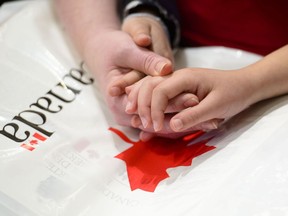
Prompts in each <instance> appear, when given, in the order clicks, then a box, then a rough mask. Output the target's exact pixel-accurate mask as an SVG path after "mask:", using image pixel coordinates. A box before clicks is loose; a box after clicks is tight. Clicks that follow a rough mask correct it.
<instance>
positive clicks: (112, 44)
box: [54, 0, 172, 126]
mask: <svg viewBox="0 0 288 216" xmlns="http://www.w3.org/2000/svg"><path fill="white" fill-rule="evenodd" d="M116 3H117V1H116V0H105V1H103V0H83V1H79V0H69V1H67V0H54V6H55V10H56V14H57V17H58V18H59V20H60V22H61V23H62V25H63V27H64V30H65V31H66V33H67V34H68V35H69V36H70V39H71V41H72V44H73V45H75V48H76V50H77V51H78V52H79V54H80V56H81V57H82V58H83V60H84V62H85V64H86V65H87V67H88V69H89V70H90V71H91V72H93V74H94V75H95V77H96V78H97V81H98V82H97V83H98V86H99V88H100V91H101V92H102V93H103V95H104V98H105V100H106V102H107V105H108V107H109V108H110V110H111V111H112V114H113V115H114V118H115V120H116V122H117V123H119V124H121V125H127V126H130V124H131V123H130V122H131V117H132V115H128V114H127V113H126V112H125V107H126V103H127V95H126V94H123V93H124V87H121V83H120V84H119V83H117V81H116V80H119V79H120V78H123V80H124V84H125V85H131V84H133V83H134V82H135V81H137V80H139V79H141V78H142V77H143V76H144V75H143V73H140V72H138V71H141V72H144V73H145V74H150V75H153V76H154V75H165V74H168V73H171V72H172V62H171V61H170V60H169V59H167V58H165V57H162V56H161V55H157V54H156V53H154V52H152V51H150V50H148V49H146V48H143V47H139V46H137V45H136V44H135V42H134V41H133V39H132V38H131V36H130V35H129V34H127V33H126V32H124V31H122V30H121V23H120V20H119V18H118V15H117V13H116ZM128 72H130V73H128ZM125 79H126V80H125ZM113 82H116V83H117V84H118V86H113V85H112V83H113ZM122 85H123V84H122ZM111 95H113V96H114V97H112V96H111Z"/></svg>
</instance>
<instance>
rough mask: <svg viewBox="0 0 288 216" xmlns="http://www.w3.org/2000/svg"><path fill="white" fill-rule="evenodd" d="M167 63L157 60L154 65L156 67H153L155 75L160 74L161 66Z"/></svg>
mask: <svg viewBox="0 0 288 216" xmlns="http://www.w3.org/2000/svg"><path fill="white" fill-rule="evenodd" d="M166 65H167V63H166V62H159V63H158V64H157V65H156V68H155V72H156V74H157V75H160V74H161V71H162V70H163V68H164V67H165V66H166Z"/></svg>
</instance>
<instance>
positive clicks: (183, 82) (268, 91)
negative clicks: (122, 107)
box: [124, 20, 288, 132]
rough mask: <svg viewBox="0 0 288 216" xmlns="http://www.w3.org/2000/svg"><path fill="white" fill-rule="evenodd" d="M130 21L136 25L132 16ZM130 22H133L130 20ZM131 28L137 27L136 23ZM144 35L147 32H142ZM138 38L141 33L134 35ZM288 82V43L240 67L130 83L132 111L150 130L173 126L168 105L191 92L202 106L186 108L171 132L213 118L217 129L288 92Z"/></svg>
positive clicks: (174, 119)
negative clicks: (222, 121) (234, 117)
mask: <svg viewBox="0 0 288 216" xmlns="http://www.w3.org/2000/svg"><path fill="white" fill-rule="evenodd" d="M128 21H129V20H128ZM129 22H130V24H131V23H132V22H131V20H130V21H129ZM124 24H125V23H124ZM125 25H126V26H127V25H128V26H129V23H126V24H125ZM146 25H148V26H150V27H145V28H143V23H141V24H139V26H138V27H139V28H142V29H151V28H153V27H152V25H153V23H151V22H149V21H147V22H146ZM131 28H134V29H135V28H137V25H136V24H135V22H134V23H133V26H132V25H131ZM130 30H131V29H130ZM126 31H129V27H126ZM132 32H137V31H136V30H133V31H132ZM130 34H131V33H130ZM141 34H142V35H143V34H145V32H143V31H142V32H141ZM146 35H147V37H148V36H150V37H151V36H152V37H157V35H154V36H153V35H151V32H149V31H146ZM158 36H159V35H158ZM159 37H160V36H159ZM133 38H137V36H136V35H133ZM155 40H156V39H155ZM157 41H161V39H157ZM158 52H159V51H158ZM287 83H288V45H286V46H284V47H282V48H280V49H278V50H276V51H274V52H273V53H271V54H269V55H267V56H265V57H264V58H263V59H261V60H260V61H258V62H256V63H254V64H252V65H249V66H247V67H245V68H242V69H238V70H230V71H224V70H213V69H203V68H201V69H200V68H184V69H181V70H178V71H175V72H174V73H173V74H171V75H167V76H164V77H151V76H147V77H146V78H145V79H142V80H140V81H139V82H138V83H136V84H134V85H132V86H130V87H127V92H128V93H129V97H128V100H129V102H128V104H129V105H128V108H127V110H128V111H129V110H130V112H132V111H134V112H136V113H138V114H139V117H140V119H141V121H140V120H139V119H137V124H135V125H134V126H137V127H140V128H147V129H148V128H149V129H150V130H151V128H152V129H154V131H155V132H158V131H161V130H162V129H163V127H167V126H165V121H166V120H165V110H166V107H167V105H168V104H169V103H170V101H171V100H173V98H174V97H176V96H177V95H179V94H182V93H184V92H185V93H187V92H188V93H191V94H194V95H195V96H197V98H198V99H199V104H198V105H196V106H192V107H189V108H184V109H183V110H181V111H180V112H178V113H177V114H175V115H174V116H173V117H172V118H171V119H170V121H169V124H170V128H171V130H172V131H174V132H183V131H185V130H187V129H189V128H191V127H192V128H193V127H195V126H196V125H199V124H200V123H203V122H207V121H208V122H209V121H214V126H215V128H216V127H217V125H218V122H219V121H221V120H222V119H227V118H229V117H232V116H234V115H236V114H238V113H239V112H241V111H243V110H244V109H246V108H247V107H249V106H251V105H252V104H254V103H256V102H259V101H261V100H265V99H268V98H273V97H276V96H279V95H283V94H287V93H288V85H287ZM131 104H133V106H131ZM132 120H133V119H132ZM210 126H211V125H210ZM211 128H212V127H211Z"/></svg>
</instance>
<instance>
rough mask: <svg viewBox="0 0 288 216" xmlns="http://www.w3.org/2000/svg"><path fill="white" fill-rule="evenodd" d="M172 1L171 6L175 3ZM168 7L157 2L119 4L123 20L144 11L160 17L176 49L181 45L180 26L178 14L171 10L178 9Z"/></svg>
mask: <svg viewBox="0 0 288 216" xmlns="http://www.w3.org/2000/svg"><path fill="white" fill-rule="evenodd" d="M170 1H171V0H170ZM170 1H169V3H170V4H171V3H173V1H171V2H170ZM167 5H168V3H167ZM167 5H166V4H165V5H164V3H163V4H161V3H160V1H157V0H122V1H120V4H119V14H120V17H121V19H123V18H125V17H126V16H128V15H130V14H133V13H138V12H143V9H148V10H149V11H151V12H152V13H153V14H154V15H156V16H158V17H159V18H160V19H161V21H162V22H163V23H164V25H165V26H166V28H167V30H168V33H169V40H170V44H171V47H172V48H173V49H174V48H176V47H178V45H179V39H180V26H179V22H178V16H177V12H176V11H175V10H174V11H172V10H171V8H174V9H175V8H176V7H168V6H167ZM170 6H171V5H170Z"/></svg>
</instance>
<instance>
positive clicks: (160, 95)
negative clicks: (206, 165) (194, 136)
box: [138, 68, 256, 132]
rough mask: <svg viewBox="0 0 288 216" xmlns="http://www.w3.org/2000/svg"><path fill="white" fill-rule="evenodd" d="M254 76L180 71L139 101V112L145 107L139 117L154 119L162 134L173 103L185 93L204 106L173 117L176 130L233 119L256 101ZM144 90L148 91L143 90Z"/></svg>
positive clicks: (172, 127)
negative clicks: (166, 116)
mask: <svg viewBox="0 0 288 216" xmlns="http://www.w3.org/2000/svg"><path fill="white" fill-rule="evenodd" d="M250 73H251V72H250V71H248V70H245V69H240V70H232V71H223V70H212V69H199V68H194V69H192V68H186V69H182V70H178V71H176V72H174V73H173V74H172V75H171V76H169V77H168V78H167V79H166V80H164V81H163V82H161V83H160V84H159V85H157V86H156V87H155V88H154V89H153V91H150V94H151V93H152V94H151V95H150V96H145V97H144V96H142V97H141V100H138V110H139V108H140V107H141V111H139V115H142V116H141V118H146V119H149V118H151V119H152V122H153V127H154V130H155V131H156V132H157V131H161V130H162V128H163V122H164V119H165V113H164V110H165V109H166V107H167V106H168V104H169V101H170V100H171V99H173V98H175V97H176V96H177V95H179V94H181V93H183V92H189V93H191V94H195V95H196V96H197V97H198V99H199V101H200V103H199V104H198V105H196V106H193V107H189V108H186V109H184V110H182V111H181V112H179V113H177V114H176V115H175V116H173V118H172V119H171V121H170V127H171V129H172V130H173V131H175V132H182V131H185V130H187V129H189V128H191V127H194V126H196V125H198V124H200V123H202V122H207V121H209V120H212V119H225V118H229V117H231V116H233V115H235V114H237V113H239V112H240V111H242V110H244V109H245V108H247V107H248V106H250V105H251V104H253V103H254V102H255V101H254V99H255V97H254V95H253V93H254V92H256V91H255V89H254V87H253V86H254V83H253V81H252V80H251V79H250V77H251V75H249V74H250ZM141 91H145V89H144V88H141V89H140V92H141ZM139 94H141V95H143V94H145V93H142V92H141V93H139ZM140 101H141V104H139V102H140ZM150 110H151V111H150ZM149 113H151V116H149Z"/></svg>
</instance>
